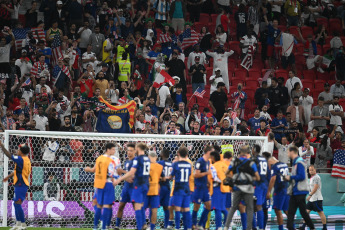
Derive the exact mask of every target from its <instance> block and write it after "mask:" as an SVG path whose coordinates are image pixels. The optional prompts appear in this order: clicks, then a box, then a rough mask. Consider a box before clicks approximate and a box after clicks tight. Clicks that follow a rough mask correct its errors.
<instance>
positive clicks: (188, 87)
mask: <svg viewBox="0 0 345 230" xmlns="http://www.w3.org/2000/svg"><path fill="white" fill-rule="evenodd" d="M187 93H191V94H192V93H193V88H192V85H187Z"/></svg>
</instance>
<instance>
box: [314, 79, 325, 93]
mask: <svg viewBox="0 0 345 230" xmlns="http://www.w3.org/2000/svg"><path fill="white" fill-rule="evenodd" d="M324 84H325V81H324V80H314V89H315V91H317V90H322V91H323V89H324V86H323V85H324Z"/></svg>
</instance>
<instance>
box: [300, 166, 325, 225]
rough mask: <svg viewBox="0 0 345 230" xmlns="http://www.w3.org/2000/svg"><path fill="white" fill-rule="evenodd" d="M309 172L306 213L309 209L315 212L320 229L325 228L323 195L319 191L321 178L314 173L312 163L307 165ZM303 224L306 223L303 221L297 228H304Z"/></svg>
mask: <svg viewBox="0 0 345 230" xmlns="http://www.w3.org/2000/svg"><path fill="white" fill-rule="evenodd" d="M309 174H310V176H311V178H310V180H309V195H308V197H307V201H308V203H307V213H308V214H309V213H310V211H314V212H317V214H319V216H320V218H321V222H322V225H323V228H322V230H327V219H326V216H325V213H324V212H323V206H322V201H323V197H322V193H321V178H320V176H319V175H318V174H316V170H315V167H314V165H310V166H309ZM305 226H306V224H305V223H303V225H302V226H301V227H300V228H299V229H300V230H304V229H305Z"/></svg>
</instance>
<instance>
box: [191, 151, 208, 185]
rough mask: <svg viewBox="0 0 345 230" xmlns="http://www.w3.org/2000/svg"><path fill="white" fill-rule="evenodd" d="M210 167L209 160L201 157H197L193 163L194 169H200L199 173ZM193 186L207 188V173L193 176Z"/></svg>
mask: <svg viewBox="0 0 345 230" xmlns="http://www.w3.org/2000/svg"><path fill="white" fill-rule="evenodd" d="M209 169H210V162H209V161H205V160H204V158H203V157H201V158H199V159H198V160H197V161H196V164H195V170H200V172H201V173H204V172H208V170H209ZM195 187H196V188H198V189H202V188H206V189H207V175H206V176H203V177H199V178H195Z"/></svg>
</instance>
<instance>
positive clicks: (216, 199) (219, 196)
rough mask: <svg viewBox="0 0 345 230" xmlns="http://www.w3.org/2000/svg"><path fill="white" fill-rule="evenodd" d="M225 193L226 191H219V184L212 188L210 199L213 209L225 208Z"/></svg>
mask: <svg viewBox="0 0 345 230" xmlns="http://www.w3.org/2000/svg"><path fill="white" fill-rule="evenodd" d="M226 194H227V193H222V192H221V191H220V187H219V186H217V187H214V188H213V195H212V200H211V208H212V209H213V210H226V208H225V200H226Z"/></svg>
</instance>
